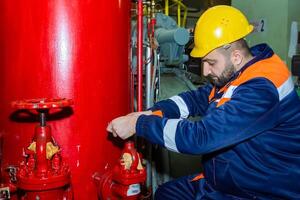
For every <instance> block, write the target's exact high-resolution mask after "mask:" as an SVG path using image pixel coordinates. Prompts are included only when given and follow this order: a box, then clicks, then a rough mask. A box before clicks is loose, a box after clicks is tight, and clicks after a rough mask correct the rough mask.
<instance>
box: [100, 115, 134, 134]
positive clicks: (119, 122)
mask: <svg viewBox="0 0 300 200" xmlns="http://www.w3.org/2000/svg"><path fill="white" fill-rule="evenodd" d="M137 118H138V117H137V116H122V117H118V118H116V119H114V120H112V121H111V122H110V123H109V124H108V126H107V128H106V130H107V131H108V132H111V133H112V134H113V136H114V137H117V136H119V137H120V138H122V139H123V140H125V139H127V138H129V137H131V136H132V135H134V134H135V125H136V121H137Z"/></svg>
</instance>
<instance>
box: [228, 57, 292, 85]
mask: <svg viewBox="0 0 300 200" xmlns="http://www.w3.org/2000/svg"><path fill="white" fill-rule="evenodd" d="M289 76H290V72H289V70H288V68H287V67H286V65H285V64H284V63H283V62H282V61H281V60H280V58H279V57H278V56H277V55H276V54H274V55H273V56H272V57H270V58H268V59H265V60H261V61H259V62H257V63H255V64H254V65H252V66H250V67H249V68H247V69H246V70H245V71H244V72H243V73H242V74H241V76H240V77H239V78H238V79H236V80H235V81H233V85H241V84H243V83H245V82H247V81H249V80H251V79H253V78H259V77H263V78H267V79H268V80H270V81H271V82H272V83H273V84H274V85H275V86H276V88H278V87H280V86H281V85H282V84H283V83H284V82H285V81H286V80H287V79H288V78H289Z"/></svg>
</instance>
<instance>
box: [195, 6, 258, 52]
mask: <svg viewBox="0 0 300 200" xmlns="http://www.w3.org/2000/svg"><path fill="white" fill-rule="evenodd" d="M252 30H253V26H252V25H251V24H249V22H248V20H247V18H246V17H245V15H244V14H243V13H242V12H241V11H239V10H238V9H236V8H234V7H232V6H225V5H219V6H214V7H212V8H209V9H208V10H206V11H205V12H204V13H203V14H202V15H201V17H200V18H199V20H198V21H197V24H196V28H195V32H194V42H195V47H194V48H193V50H192V52H191V56H192V57H204V56H206V55H207V54H208V53H209V52H211V51H212V50H214V49H216V48H218V47H221V46H223V45H226V44H230V43H232V42H234V41H237V40H239V39H241V38H243V37H245V36H246V35H248V34H249V33H251V32H252Z"/></svg>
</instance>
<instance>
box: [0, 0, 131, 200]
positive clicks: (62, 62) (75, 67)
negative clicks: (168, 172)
mask: <svg viewBox="0 0 300 200" xmlns="http://www.w3.org/2000/svg"><path fill="white" fill-rule="evenodd" d="M0 24H1V27H0V95H1V101H0V102H1V103H0V111H1V112H0V136H1V138H2V140H3V143H2V144H3V147H2V149H3V152H2V153H3V155H2V156H3V157H2V168H5V167H7V166H8V165H18V164H19V162H20V161H21V160H22V152H23V148H24V147H26V146H28V145H29V144H30V143H31V140H32V138H33V135H34V127H35V125H36V124H35V123H37V122H35V123H32V122H28V121H23V122H19V121H16V120H14V116H13V112H14V110H13V109H12V108H11V106H10V103H11V102H12V101H14V100H21V99H32V98H44V97H45V98H58V97H62V98H69V99H73V100H74V106H73V113H71V115H70V116H67V117H63V118H59V119H55V120H52V121H51V120H50V121H48V124H49V125H50V126H51V128H52V135H53V137H54V139H55V140H56V142H57V143H58V145H59V146H60V147H61V148H62V157H63V159H64V160H65V161H66V162H67V163H68V165H69V167H70V169H71V177H72V188H73V191H74V197H75V198H74V199H75V200H76V199H90V200H93V199H97V191H96V186H95V185H94V182H93V180H92V176H93V174H94V173H95V172H99V173H102V172H104V169H105V167H107V166H108V165H109V166H114V165H115V164H116V162H118V158H119V156H120V152H121V151H120V148H119V147H118V145H117V144H115V143H114V142H112V141H111V140H110V139H109V134H108V133H107V132H106V130H105V129H106V126H107V123H108V122H109V121H110V120H111V119H112V118H114V117H116V116H118V115H122V114H126V113H127V112H129V110H130V105H129V104H130V95H129V90H130V88H129V82H130V81H129V77H130V76H129V74H130V72H129V70H130V68H129V41H130V0H109V1H103V0H88V1H87V0H72V1H70V0H53V1H22V0H1V1H0Z"/></svg>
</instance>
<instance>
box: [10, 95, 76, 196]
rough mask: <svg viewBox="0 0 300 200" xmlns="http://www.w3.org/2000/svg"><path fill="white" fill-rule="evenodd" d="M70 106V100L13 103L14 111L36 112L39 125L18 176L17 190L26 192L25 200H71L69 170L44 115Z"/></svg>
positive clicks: (71, 102) (33, 100)
mask: <svg viewBox="0 0 300 200" xmlns="http://www.w3.org/2000/svg"><path fill="white" fill-rule="evenodd" d="M72 104H73V101H72V100H71V99H65V98H61V99H47V98H42V99H29V100H21V101H14V102H12V104H11V105H12V107H14V108H17V109H28V110H36V111H37V112H38V113H39V117H40V124H39V126H37V127H36V128H35V135H34V138H33V141H32V143H31V144H30V145H29V146H28V147H27V148H25V151H24V153H25V154H26V158H25V160H24V162H22V163H21V164H20V167H19V169H18V172H17V182H16V183H17V187H18V188H19V189H21V190H23V191H25V196H24V197H22V199H24V200H33V199H37V198H39V199H46V200H50V199H61V200H63V199H70V198H71V197H70V194H71V192H72V191H71V192H68V191H69V190H66V188H67V186H69V185H70V170H69V167H68V165H67V164H66V163H65V162H64V161H63V159H62V157H61V155H60V151H61V149H60V148H59V146H57V144H56V143H55V142H54V140H53V138H52V134H51V128H50V126H48V125H46V115H47V114H49V110H50V109H55V108H64V107H68V106H70V105H72Z"/></svg>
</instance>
